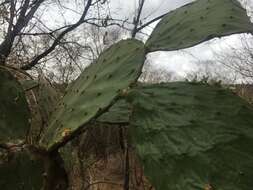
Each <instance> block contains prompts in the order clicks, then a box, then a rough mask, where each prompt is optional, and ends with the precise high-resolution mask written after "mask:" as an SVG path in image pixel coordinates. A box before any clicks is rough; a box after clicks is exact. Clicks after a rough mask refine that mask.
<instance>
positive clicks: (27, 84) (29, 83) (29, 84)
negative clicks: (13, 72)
mask: <svg viewBox="0 0 253 190" xmlns="http://www.w3.org/2000/svg"><path fill="white" fill-rule="evenodd" d="M20 83H21V85H22V87H23V89H24V90H25V91H29V90H31V89H33V88H36V87H37V86H38V85H39V84H38V82H37V81H36V80H23V81H20Z"/></svg>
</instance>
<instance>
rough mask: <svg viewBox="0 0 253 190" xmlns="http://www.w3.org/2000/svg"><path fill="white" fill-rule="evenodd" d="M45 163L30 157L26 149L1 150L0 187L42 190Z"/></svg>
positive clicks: (7, 189)
mask: <svg viewBox="0 0 253 190" xmlns="http://www.w3.org/2000/svg"><path fill="white" fill-rule="evenodd" d="M42 174H43V163H42V162H40V161H38V160H34V159H32V158H31V157H30V155H29V153H28V152H27V151H26V150H23V151H18V152H13V153H9V154H7V152H4V151H0V189H3V190H24V189H25V190H40V189H41V188H42V185H43V176H42Z"/></svg>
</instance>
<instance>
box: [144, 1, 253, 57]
mask: <svg viewBox="0 0 253 190" xmlns="http://www.w3.org/2000/svg"><path fill="white" fill-rule="evenodd" d="M244 32H253V26H252V23H251V22H250V19H249V18H248V16H247V14H246V10H244V9H243V8H242V7H241V5H240V3H239V2H238V1H237V0H197V1H195V2H193V3H190V4H188V5H185V6H183V7H181V8H178V9H176V10H174V11H171V12H170V13H168V14H167V15H166V16H165V17H164V18H163V19H162V20H161V21H160V23H159V24H158V25H157V27H156V28H155V30H154V31H153V33H152V34H151V36H150V38H149V39H148V41H147V44H146V46H147V49H148V51H149V52H153V51H159V50H165V51H171V50H178V49H183V48H188V47H191V46H194V45H197V44H199V43H201V42H204V41H207V40H210V39H212V38H215V37H222V36H226V35H230V34H236V33H244Z"/></svg>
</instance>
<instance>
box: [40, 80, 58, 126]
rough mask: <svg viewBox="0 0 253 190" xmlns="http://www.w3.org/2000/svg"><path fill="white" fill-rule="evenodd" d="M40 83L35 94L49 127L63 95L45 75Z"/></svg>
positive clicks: (44, 120) (43, 117)
mask: <svg viewBox="0 0 253 190" xmlns="http://www.w3.org/2000/svg"><path fill="white" fill-rule="evenodd" d="M38 83H39V86H38V88H37V89H35V94H36V98H37V102H38V106H39V110H40V114H41V116H42V119H43V122H44V124H45V125H48V121H49V119H50V117H51V114H52V113H53V111H54V110H55V108H56V106H57V103H58V101H59V99H60V96H61V94H60V93H58V91H57V90H56V89H55V88H54V87H53V86H52V85H51V84H50V82H49V81H48V80H47V79H46V78H45V77H44V76H43V75H41V76H40V77H39V81H38Z"/></svg>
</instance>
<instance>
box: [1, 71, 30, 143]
mask: <svg viewBox="0 0 253 190" xmlns="http://www.w3.org/2000/svg"><path fill="white" fill-rule="evenodd" d="M0 92H1V96H0V144H1V143H8V142H12V143H16V142H18V141H19V140H24V139H25V136H26V134H27V132H28V130H29V127H30V124H29V119H30V111H29V108H28V104H27V102H26V97H25V93H24V91H23V89H22V86H21V85H20V84H19V83H18V82H17V80H16V79H15V78H14V77H13V76H12V74H11V73H10V72H9V71H7V70H6V69H4V68H0Z"/></svg>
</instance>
